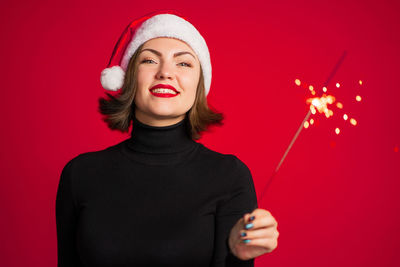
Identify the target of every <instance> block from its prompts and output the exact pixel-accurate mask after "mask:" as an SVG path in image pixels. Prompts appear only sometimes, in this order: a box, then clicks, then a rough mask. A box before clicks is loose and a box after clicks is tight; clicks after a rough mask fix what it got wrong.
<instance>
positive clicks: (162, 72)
mask: <svg viewBox="0 0 400 267" xmlns="http://www.w3.org/2000/svg"><path fill="white" fill-rule="evenodd" d="M172 77H173V75H172V67H171V66H170V64H168V63H166V62H164V63H161V64H160V68H159V70H158V72H157V78H158V79H172Z"/></svg>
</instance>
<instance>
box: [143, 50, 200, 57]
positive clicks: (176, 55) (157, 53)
mask: <svg viewBox="0 0 400 267" xmlns="http://www.w3.org/2000/svg"><path fill="white" fill-rule="evenodd" d="M146 50H147V51H150V52H153V53H154V54H156V55H157V56H159V57H160V56H161V55H162V54H161V52H159V51H157V50H154V49H151V48H145V49H143V50H142V51H140V53H142V52H143V51H146ZM184 54H189V55H191V56H192V57H193V58H194V59H196V57H195V56H194V55H193V54H192V53H190V52H187V51H181V52H176V53H175V54H174V57H178V56H181V55H184Z"/></svg>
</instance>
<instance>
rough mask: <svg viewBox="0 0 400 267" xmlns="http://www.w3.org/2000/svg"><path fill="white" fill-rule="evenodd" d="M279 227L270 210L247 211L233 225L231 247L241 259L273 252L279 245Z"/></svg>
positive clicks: (230, 238) (230, 237)
mask: <svg viewBox="0 0 400 267" xmlns="http://www.w3.org/2000/svg"><path fill="white" fill-rule="evenodd" d="M246 225H247V228H246ZM277 227H278V222H277V221H276V220H275V218H274V217H273V216H272V215H271V213H270V212H269V211H267V210H264V209H255V210H253V211H252V212H251V213H246V214H245V215H244V216H243V217H242V218H240V219H239V220H238V221H237V223H236V224H235V226H233V228H232V230H231V232H230V235H229V248H230V249H231V251H232V253H233V255H235V256H236V257H237V258H239V259H241V260H249V259H253V258H255V257H258V256H260V255H263V254H265V253H268V252H271V251H272V250H274V249H275V248H276V247H277V246H278V236H279V232H278V230H277ZM243 235H245V236H243ZM245 240H250V241H245Z"/></svg>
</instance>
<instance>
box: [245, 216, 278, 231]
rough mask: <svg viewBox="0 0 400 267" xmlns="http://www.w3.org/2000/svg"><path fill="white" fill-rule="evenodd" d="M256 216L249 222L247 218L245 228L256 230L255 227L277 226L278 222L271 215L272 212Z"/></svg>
mask: <svg viewBox="0 0 400 267" xmlns="http://www.w3.org/2000/svg"><path fill="white" fill-rule="evenodd" d="M253 216H255V218H254V220H252V221H251V222H249V221H248V220H247V221H246V220H245V222H246V223H245V225H244V229H245V230H255V229H259V228H264V227H271V226H275V227H277V225H278V223H277V221H276V220H275V218H274V217H273V216H272V215H271V214H265V213H264V215H262V216H261V217H260V216H258V217H257V216H256V215H253ZM250 217H251V215H249V216H247V217H246V219H248V218H250Z"/></svg>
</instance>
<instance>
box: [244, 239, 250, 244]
mask: <svg viewBox="0 0 400 267" xmlns="http://www.w3.org/2000/svg"><path fill="white" fill-rule="evenodd" d="M250 241H251V240H250V239H245V240H243V243H246V244H247V243H249V242H250Z"/></svg>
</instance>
